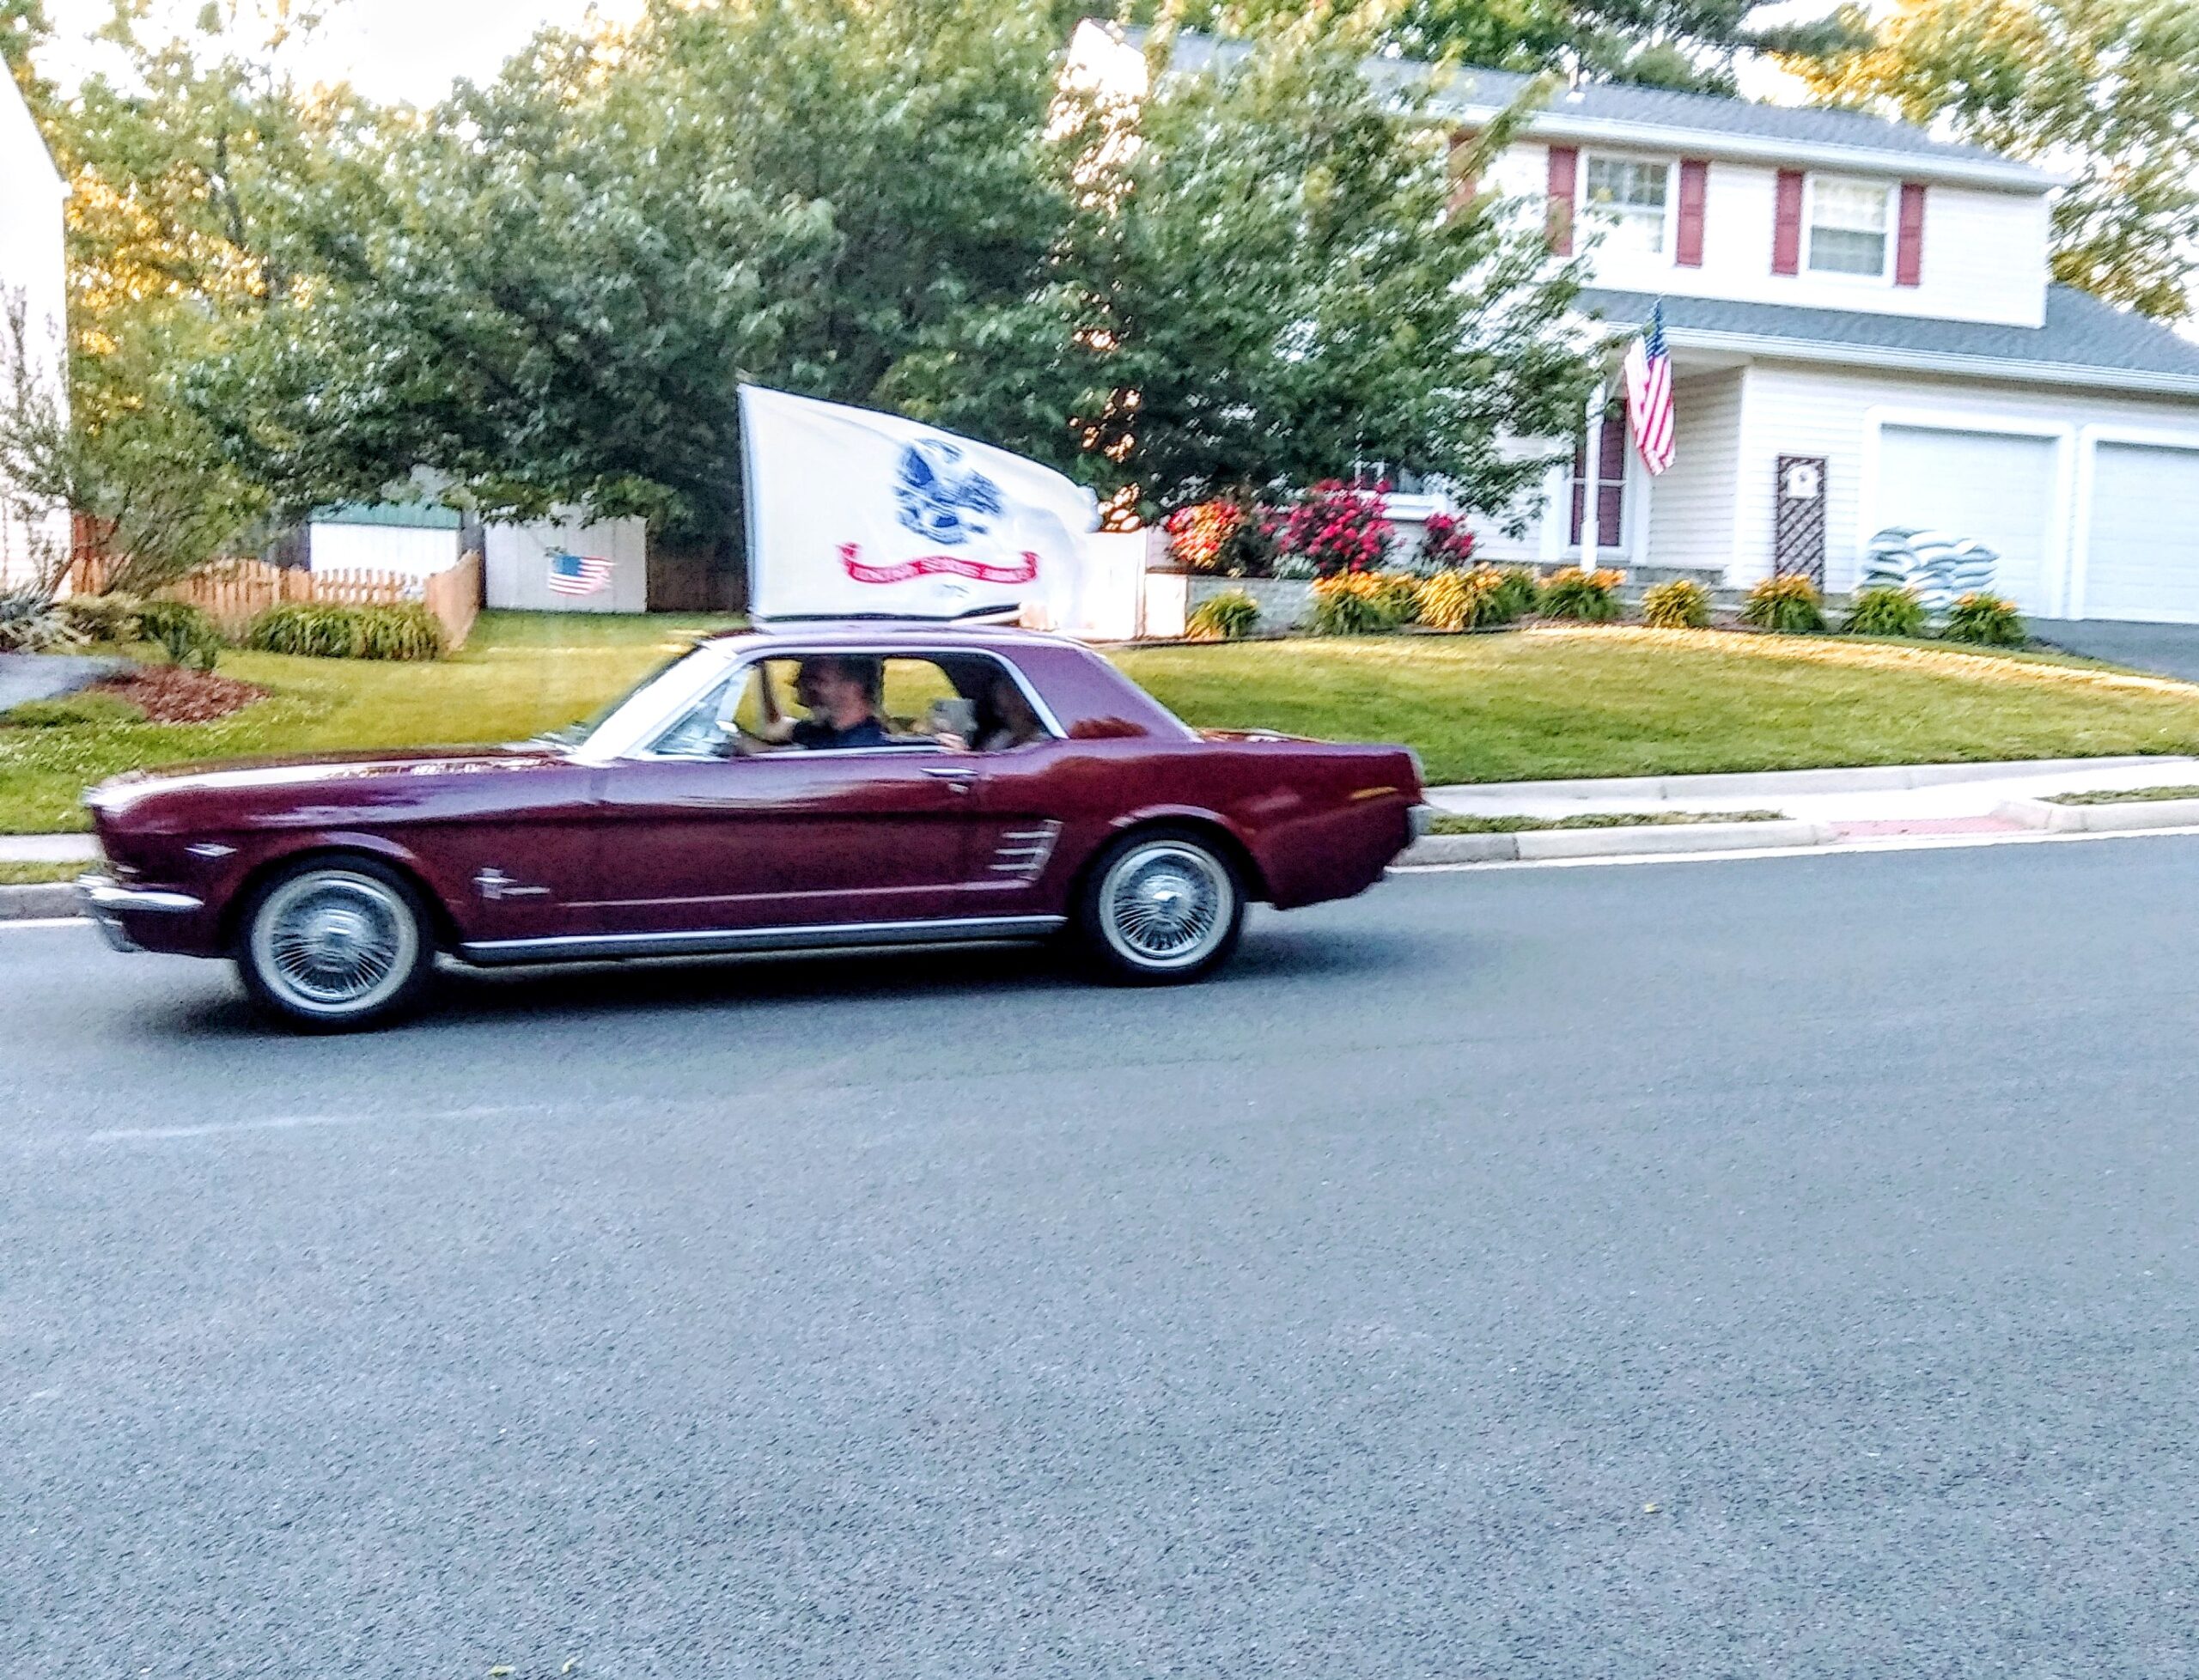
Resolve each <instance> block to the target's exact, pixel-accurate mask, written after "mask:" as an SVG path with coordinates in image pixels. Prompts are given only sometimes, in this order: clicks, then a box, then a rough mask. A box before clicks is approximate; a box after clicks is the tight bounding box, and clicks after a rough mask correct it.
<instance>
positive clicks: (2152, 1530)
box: [0, 839, 2199, 1680]
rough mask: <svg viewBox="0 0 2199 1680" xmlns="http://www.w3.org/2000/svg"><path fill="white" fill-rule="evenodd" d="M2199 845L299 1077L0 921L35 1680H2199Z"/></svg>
mask: <svg viewBox="0 0 2199 1680" xmlns="http://www.w3.org/2000/svg"><path fill="white" fill-rule="evenodd" d="M2195 880H2199V841H2193V840H2189V839H2146V840H2132V841H2112V842H2097V843H2084V844H2054V845H2035V846H2025V847H2002V848H1998V849H1983V850H1960V851H1928V852H1910V853H1902V854H1890V855H1831V856H1822V855H1821V856H1812V857H1806V858H1797V859H1756V860H1745V861H1721V862H1716V863H1675V864H1663V865H1657V866H1648V867H1620V868H1608V867H1606V868H1573V869H1546V870H1535V871H1526V870H1521V871H1507V872H1495V873H1472V874H1455V873H1454V874H1442V875H1422V876H1419V877H1416V878H1411V879H1406V880H1394V881H1392V882H1391V883H1388V884H1386V885H1385V886H1382V887H1380V888H1378V889H1377V890H1376V891H1375V892H1374V893H1372V894H1370V895H1369V896H1368V897H1367V898H1364V899H1362V900H1361V901H1359V902H1356V903H1354V904H1346V905H1340V906H1334V907H1331V908H1327V909H1325V910H1317V911H1313V912H1307V913H1301V914H1300V915H1297V916H1290V917H1282V918H1277V917H1272V916H1270V917H1267V918H1265V919H1264V920H1263V921H1261V922H1258V924H1257V925H1256V928H1255V929H1254V931H1253V933H1252V936H1251V937H1250V938H1249V940H1247V943H1246V949H1245V952H1244V954H1243V958H1242V960H1241V961H1240V964H1239V965H1238V966H1237V967H1236V968H1235V969H1234V971H1232V972H1231V973H1230V975H1229V976H1228V977H1227V978H1226V979H1224V980H1222V981H1220V982H1218V983H1214V984H1211V985H1209V986H1206V987H1203V988H1200V989H1195V990H1191V991H1188V992H1180V993H1126V992H1116V991H1105V990H1093V989H1085V988H1083V987H1081V986H1080V985H1078V984H1076V983H1074V982H1073V981H1071V980H1069V979H1068V978H1066V977H1063V976H1062V975H1061V974H1060V973H1058V972H1057V971H1055V970H1054V969H1052V968H1051V967H1049V966H1048V965H1047V964H1046V963H1045V960H1043V959H1040V958H1039V957H1037V956H1034V955H1032V954H1027V953H959V954H955V955H953V956H948V957H936V956H931V957H925V956H901V957H895V958H890V959H871V960H868V961H862V962H850V961H844V960H834V961H818V960H807V961H801V962H793V963H751V964H746V965H740V964H730V965H716V966H686V967H663V968H656V969H651V970H639V969H628V970H624V971H608V970H599V971H588V972H576V973H569V974H564V975H559V976H555V977H511V976H504V977H494V978H490V979H477V980H467V981H461V982H456V983H452V984H451V985H450V987H449V988H448V995H447V997H446V1000H445V1007H444V1008H443V1010H442V1013H441V1014H439V1015H438V1016H436V1018H435V1019H433V1020H430V1021H429V1022H427V1023H425V1024H423V1025H420V1026H414V1027H411V1028H408V1029H406V1030H404V1031H400V1032H392V1033H388V1034H385V1035H382V1036H380V1037H375V1038H358V1039H338V1040H318V1041H315V1040H297V1039H290V1038H277V1037H270V1036H265V1035H264V1034H263V1033H262V1032H260V1031H259V1029H258V1028H257V1027H255V1026H253V1024H252V1022H251V1021H250V1020H249V1019H248V1018H247V1016H246V1014H245V1013H243V1010H242V1007H241V1004H240V1002H239V1001H238V998H237V995H236V994H235V991H234V989H233V986H232V983H231V982H230V981H229V979H228V977H227V976H226V974H224V973H223V972H222V971H220V970H218V969H215V968H212V967H210V966H204V965H196V964H192V963H190V962H187V961H183V960H175V959H152V958H138V959H124V958H120V957H116V956H113V955H111V954H109V953H107V952H105V951H104V950H103V949H101V948H98V947H96V946H95V945H94V940H93V938H92V936H91V935H90V934H88V933H86V932H84V931H82V930H81V929H76V928H68V929H54V930H47V931H38V930H29V931H13V932H0V1044H4V1046H5V1054H4V1057H0V1112H4V1116H5V1118H4V1121H0V1674H5V1675H6V1676H8V1677H9V1680H28V1677H37V1680H44V1677H66V1680H93V1677H105V1676H109V1675H114V1676H163V1677H164V1676H181V1675H190V1676H193V1677H198V1676H205V1675H221V1674H253V1675H259V1674H267V1675H277V1674H280V1675H283V1676H314V1677H319V1676H339V1675H341V1676H350V1675H360V1676H371V1677H385V1676H387V1677H401V1680H429V1677H437V1680H440V1677H485V1676H488V1675H490V1674H492V1673H495V1672H496V1671H497V1670H498V1669H499V1668H500V1667H502V1666H506V1665H509V1669H510V1670H511V1672H512V1675H513V1677H514V1680H535V1677H542V1676H551V1675H564V1674H570V1675H572V1676H575V1677H594V1680H632V1677H646V1676H678V1677H683V1680H685V1677H701V1676H711V1677H716V1676H751V1675H754V1676H781V1675H820V1676H821V1675H832V1676H842V1675H848V1676H862V1677H865V1680H874V1677H901V1676H919V1675H921V1676H935V1677H941V1680H950V1677H951V1680H965V1677H980V1676H994V1675H1001V1676H1015V1677H1034V1676H1056V1675H1063V1676H1070V1675H1074V1676H1095V1677H1096V1676H1106V1677H1120V1676H1148V1675H1155V1676H1157V1675H1183V1676H1196V1677H1230V1680H1234V1677H1240V1676H1276V1675H1302V1676H1307V1677H1318V1680H1335V1677H1358V1676H1366V1677H1381V1680H1400V1677H1417V1676H1429V1677H1434V1676H1444V1677H1468V1676H1489V1677H1495V1676H1505V1677H1510V1676H1557V1677H1576V1676H1626V1677H1633V1676H1642V1677H1648V1676H1657V1677H1672V1676H1697V1675H1702V1676H1726V1675H1735V1676H1739V1675H1747V1676H1761V1675H1779V1676H1811V1677H1815V1676H1824V1677H1842V1680H1850V1677H1855V1676H1861V1675H1888V1676H1894V1675H1898V1676H1904V1677H1909V1676H1920V1675H1973V1674H1976V1675H1985V1674H1990V1675H1996V1676H2039V1677H2045V1676H2055V1677H2068V1676H2080V1675H2081V1676H2092V1675H2103V1676H2123V1675H2131V1676H2147V1677H2163V1676H2178V1675H2186V1674H2191V1673H2194V1672H2195V1671H2199V1455H2195V1453H2194V1452H2193V1443H2194V1442H2195V1441H2199V1310H2196V1309H2195V1302H2199V1130H2196V1129H2195V1125H2194V1117H2195V1111H2199V1089H2196V1088H2195V1081H2194V1078H2193V1071H2192V1054H2193V1050H2192V1047H2193V1042H2194V1040H2193V1020H2194V1003H2195V995H2196V994H2199V969H2195V966H2194V963H2193V960H2192V959H2193V956H2194V954H2195V953H2199V895H2195V894H2194V892H2192V890H2191V889H2192V885H2193V883H2194V881H2195Z"/></svg>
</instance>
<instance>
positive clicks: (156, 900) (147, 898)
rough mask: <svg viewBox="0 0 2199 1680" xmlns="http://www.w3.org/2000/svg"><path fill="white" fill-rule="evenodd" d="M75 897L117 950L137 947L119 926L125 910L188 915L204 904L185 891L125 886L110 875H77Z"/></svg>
mask: <svg viewBox="0 0 2199 1680" xmlns="http://www.w3.org/2000/svg"><path fill="white" fill-rule="evenodd" d="M76 898H77V900H78V902H80V903H81V904H82V905H83V907H84V914H85V915H87V916H90V917H91V918H92V923H93V925H94V927H96V928H98V929H99V930H100V933H101V936H102V937H104V938H105V939H106V940H107V943H108V944H109V945H111V946H113V947H114V948H115V949H116V950H118V951H135V950H137V949H138V948H139V947H138V946H137V941H136V940H132V939H131V937H130V933H129V930H128V929H127V928H125V927H124V926H123V925H122V915H123V912H124V911H125V910H149V911H150V912H152V913H153V914H154V915H155V916H188V915H190V914H191V913H192V911H193V910H204V908H205V905H204V903H203V902H202V901H201V900H199V899H197V898H192V896H191V895H190V894H189V893H188V892H161V891H159V890H157V889H155V888H153V887H143V886H123V884H122V883H121V882H120V881H118V880H115V879H114V878H113V876H111V875H79V876H78V877H77V878H76Z"/></svg>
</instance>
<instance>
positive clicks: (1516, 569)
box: [1489, 566, 1543, 624]
mask: <svg viewBox="0 0 2199 1680" xmlns="http://www.w3.org/2000/svg"><path fill="white" fill-rule="evenodd" d="M1542 598H1543V586H1542V580H1541V579H1540V578H1538V577H1537V576H1536V575H1535V574H1534V572H1533V570H1532V569H1531V568H1529V567H1526V566H1507V567H1506V568H1505V569H1503V570H1502V571H1501V572H1499V573H1497V575H1496V594H1495V612H1496V616H1495V618H1491V619H1490V620H1489V623H1491V624H1510V623H1511V622H1512V621H1513V620H1514V618H1526V616H1527V615H1528V614H1529V613H1530V612H1533V611H1534V610H1535V608H1536V607H1537V606H1539V605H1540V604H1541V602H1542Z"/></svg>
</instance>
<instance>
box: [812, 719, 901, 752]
mask: <svg viewBox="0 0 2199 1680" xmlns="http://www.w3.org/2000/svg"><path fill="white" fill-rule="evenodd" d="M793 740H794V744H795V746H806V747H809V748H811V749H813V750H814V749H816V748H819V747H835V746H892V745H893V738H892V736H891V735H889V734H887V733H886V726H885V725H884V724H882V723H880V721H878V720H877V719H876V718H874V717H867V718H865V719H863V721H862V722H860V723H851V724H850V725H849V726H848V727H846V728H844V729H835V728H834V727H832V726H831V724H829V723H827V722H825V721H824V719H822V718H817V717H805V718H804V719H802V721H801V722H799V723H797V724H795V726H794V737H793Z"/></svg>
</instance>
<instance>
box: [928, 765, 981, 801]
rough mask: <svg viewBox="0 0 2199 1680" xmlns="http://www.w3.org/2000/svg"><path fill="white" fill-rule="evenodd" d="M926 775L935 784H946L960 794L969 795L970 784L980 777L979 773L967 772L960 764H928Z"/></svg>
mask: <svg viewBox="0 0 2199 1680" xmlns="http://www.w3.org/2000/svg"><path fill="white" fill-rule="evenodd" d="M924 774H925V775H926V776H930V777H931V778H932V779H933V780H934V781H935V782H946V783H947V785H948V786H949V787H951V788H953V789H954V791H955V792H956V793H958V794H966V793H968V792H969V791H970V784H971V783H972V782H974V781H976V780H977V777H978V773H977V771H975V770H965V769H964V768H963V767H962V766H961V765H959V764H926V765H925V766H924Z"/></svg>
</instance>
